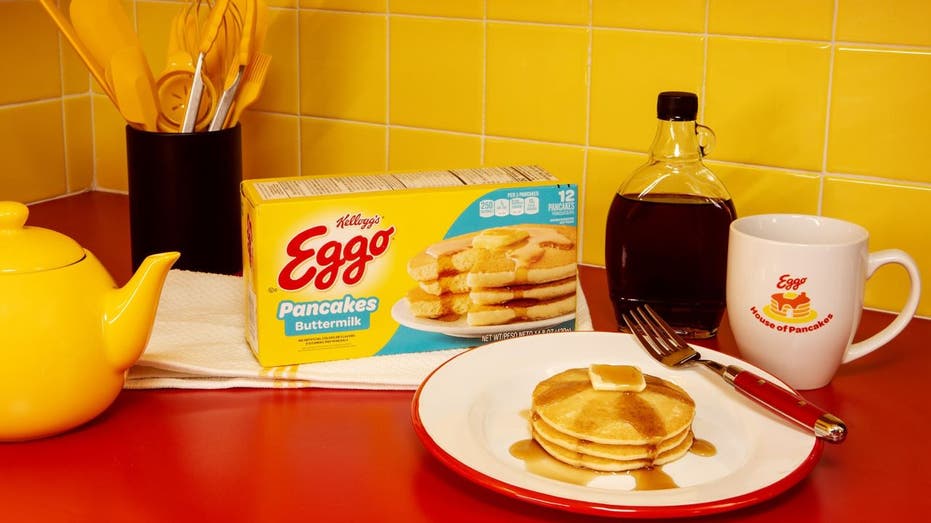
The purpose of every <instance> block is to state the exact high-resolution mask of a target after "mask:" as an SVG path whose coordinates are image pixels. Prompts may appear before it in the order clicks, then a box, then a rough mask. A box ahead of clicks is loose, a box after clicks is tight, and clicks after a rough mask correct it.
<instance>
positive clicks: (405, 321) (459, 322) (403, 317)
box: [391, 298, 576, 338]
mask: <svg viewBox="0 0 931 523" xmlns="http://www.w3.org/2000/svg"><path fill="white" fill-rule="evenodd" d="M391 317H392V318H394V321H396V322H398V323H399V324H400V325H403V326H405V327H410V328H411V329H416V330H419V331H424V332H437V333H440V334H445V335H447V336H455V337H457V338H481V337H482V336H487V335H489V334H500V333H504V332H515V331H529V330H536V329H547V328H549V327H554V326H556V325H559V324H560V323H565V322H567V321H569V320H572V319H575V317H576V313H575V312H570V313H569V314H563V315H562V316H556V317H554V318H547V319H545V320H535V321H522V322H514V323H504V324H501V325H479V326H476V325H469V324H468V323H466V318H465V316H461V317H459V318H458V319H456V320H454V321H444V320H433V319H430V318H418V317H417V316H414V315H413V314H411V305H410V302H409V301H408V300H407V298H401V299H400V300H398V301H397V302H396V303H395V304H394V306H393V307H391Z"/></svg>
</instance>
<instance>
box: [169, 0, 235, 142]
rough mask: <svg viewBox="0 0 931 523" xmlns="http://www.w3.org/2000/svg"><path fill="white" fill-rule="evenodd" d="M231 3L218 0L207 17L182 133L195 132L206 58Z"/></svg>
mask: <svg viewBox="0 0 931 523" xmlns="http://www.w3.org/2000/svg"><path fill="white" fill-rule="evenodd" d="M229 5H230V0H217V2H216V3H215V4H214V5H213V8H212V9H211V10H210V14H209V16H208V17H207V23H206V24H205V26H204V33H203V35H201V39H200V46H199V48H198V54H197V64H196V65H195V66H194V78H193V80H192V82H191V92H190V95H189V96H188V102H187V107H186V110H185V112H184V120H183V122H182V123H181V132H182V133H190V132H194V124H195V123H196V122H197V113H198V111H199V110H200V97H201V95H202V94H203V92H204V76H203V75H204V59H205V58H206V56H207V53H208V52H210V49H211V48H212V47H213V45H214V42H216V39H217V34H218V33H219V32H220V25H221V24H222V23H223V18H224V17H225V16H226V10H227V9H229Z"/></svg>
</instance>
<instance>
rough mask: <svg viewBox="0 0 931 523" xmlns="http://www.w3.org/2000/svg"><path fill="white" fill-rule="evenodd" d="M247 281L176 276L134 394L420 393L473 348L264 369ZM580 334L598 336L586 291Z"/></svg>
mask: <svg viewBox="0 0 931 523" xmlns="http://www.w3.org/2000/svg"><path fill="white" fill-rule="evenodd" d="M243 285H244V284H243V281H242V278H240V277H237V276H224V275H219V274H208V273H202V272H191V271H182V270H172V271H169V273H168V278H167V279H166V280H165V287H164V289H163V290H162V296H161V300H160V301H159V306H158V313H157V314H156V317H155V324H154V326H153V328H152V337H151V338H150V340H149V344H148V346H147V347H146V350H145V352H144V353H143V354H142V357H141V358H140V359H139V361H138V362H137V363H136V365H135V366H133V367H132V368H131V369H129V373H128V375H127V378H126V385H125V386H126V388H127V389H154V388H185V389H224V388H233V387H320V388H341V389H384V390H389V389H395V390H412V389H416V388H417V386H418V385H420V383H421V382H422V381H423V379H424V378H426V377H427V375H429V374H430V372H432V371H433V370H434V369H436V368H437V367H438V366H440V365H441V364H443V363H444V362H445V361H446V360H448V359H449V358H451V357H453V356H455V355H456V354H459V353H460V352H462V351H464V350H467V349H447V350H438V351H430V352H416V353H407V354H392V355H384V356H372V357H368V358H356V359H349V360H338V361H327V362H321V363H305V364H302V365H287V366H282V367H273V368H263V367H262V366H261V365H259V363H258V361H257V360H256V359H255V357H254V356H253V354H252V351H251V350H250V349H249V346H248V344H247V343H246V340H245V289H244V287H243ZM576 329H577V330H592V327H591V316H590V314H589V311H588V305H587V304H586V302H585V296H584V294H582V290H581V288H579V291H578V316H577V320H576Z"/></svg>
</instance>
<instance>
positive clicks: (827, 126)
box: [817, 0, 840, 216]
mask: <svg viewBox="0 0 931 523" xmlns="http://www.w3.org/2000/svg"><path fill="white" fill-rule="evenodd" d="M839 6H840V0H834V15H833V19H832V20H831V44H830V52H831V55H830V57H829V58H828V85H827V91H828V92H827V93H826V96H825V106H824V142H823V143H822V144H821V147H822V149H821V173H820V176H819V179H818V206H817V213H818V215H819V216H821V215H822V214H823V213H824V182H825V178H827V176H828V144H829V143H830V140H831V105H832V104H833V102H834V96H833V93H834V66H835V57H836V56H837V13H838V11H839Z"/></svg>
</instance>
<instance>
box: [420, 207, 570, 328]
mask: <svg viewBox="0 0 931 523" xmlns="http://www.w3.org/2000/svg"><path fill="white" fill-rule="evenodd" d="M576 270H577V266H576V229H575V227H571V226H565V225H539V224H522V225H511V226H506V227H497V228H493V229H486V230H483V231H479V232H474V233H470V234H465V235H462V236H456V237H453V238H448V239H446V240H443V241H440V242H437V243H434V244H433V245H430V246H429V247H427V248H426V249H425V250H423V251H422V252H420V253H419V254H417V255H416V256H415V257H414V258H413V259H411V260H410V262H409V263H408V265H407V271H408V273H409V274H410V276H411V277H412V278H414V279H415V280H416V281H417V287H415V288H414V289H412V290H411V291H410V292H409V293H408V296H407V298H408V302H409V303H410V307H411V313H412V314H413V315H414V316H417V317H420V318H433V319H458V318H459V317H461V316H466V321H467V323H468V324H469V325H475V326H478V325H500V324H505V323H510V322H517V321H531V320H543V319H548V318H554V317H556V316H562V315H563V314H568V313H571V312H575V292H576V281H575V278H576Z"/></svg>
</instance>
